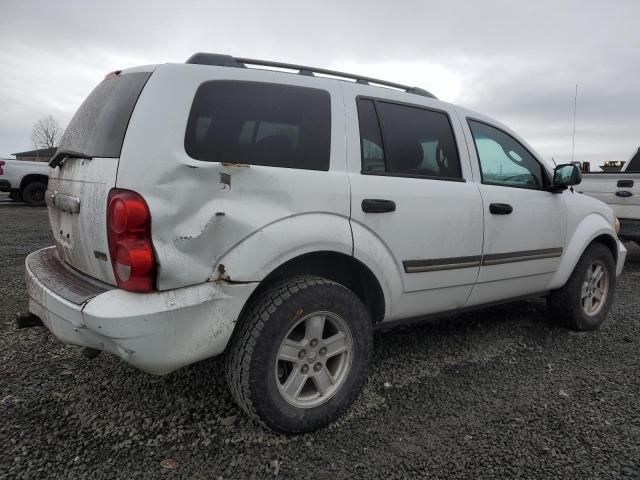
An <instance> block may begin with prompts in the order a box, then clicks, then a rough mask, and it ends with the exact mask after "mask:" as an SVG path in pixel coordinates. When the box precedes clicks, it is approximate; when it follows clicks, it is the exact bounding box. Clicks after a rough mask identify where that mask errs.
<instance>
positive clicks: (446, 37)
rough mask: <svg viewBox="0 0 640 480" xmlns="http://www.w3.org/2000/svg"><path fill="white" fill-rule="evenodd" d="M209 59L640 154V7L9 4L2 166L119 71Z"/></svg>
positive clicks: (545, 150) (564, 147)
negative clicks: (345, 76)
mask: <svg viewBox="0 0 640 480" xmlns="http://www.w3.org/2000/svg"><path fill="white" fill-rule="evenodd" d="M197 51H207V52H217V53H229V54H232V55H237V56H244V57H252V58H262V59H270V60H278V61H283V62H291V63H300V64H308V65H313V66H319V67H325V68H335V69H339V70H345V71H352V72H354V73H361V74H364V75H369V76H375V77H380V78H383V79H387V80H392V81H396V82H400V83H407V84H411V85H416V86H420V87H423V88H426V89H428V90H430V91H431V92H433V93H434V94H435V95H436V96H438V97H439V98H441V99H443V100H446V101H450V102H454V103H457V104H460V105H463V106H465V107H468V108H472V109H474V110H478V111H480V112H482V113H485V114H487V115H490V116H492V117H494V118H496V119H498V120H500V121H502V122H503V123H506V124H507V125H509V126H510V127H511V128H513V129H514V130H516V131H517V132H518V133H520V134H521V135H522V136H523V137H524V138H525V139H527V141H528V142H529V143H530V144H531V145H532V146H533V147H534V148H535V149H536V150H537V151H538V152H539V153H541V154H542V155H543V156H544V157H546V158H551V157H553V158H555V160H556V161H557V162H563V161H568V160H570V158H571V135H572V131H573V101H574V93H575V85H576V83H577V84H578V102H577V105H578V107H577V122H576V125H577V126H576V138H575V158H576V160H588V161H592V162H595V163H601V162H602V161H604V160H627V159H628V158H629V157H630V156H631V154H632V153H633V152H634V151H635V150H636V149H637V148H638V146H640V81H639V79H640V1H639V0H602V1H590V0H589V1H588V0H575V1H573V0H555V1H546V0H538V1H526V2H525V1H514V0H504V1H503V0H483V1H469V2H467V1H452V0H446V1H438V2H436V1H413V2H402V1H398V0H396V1H379V2H376V1H372V0H369V1H351V2H349V1H347V0H342V1H335V2H334V1H327V0H323V1H306V0H294V1H277V0H272V1H269V2H266V1H242V0H239V1H238V0H236V1H224V2H216V1H201V2H196V1H182V2H177V1H176V2H164V1H153V2H145V1H139V0H138V1H133V0H131V1H129V2H120V1H115V0H110V1H105V2H97V1H95V2H87V1H66V0H56V1H51V0H49V1H41V2H40V1H30V0H16V1H11V0H0V157H8V156H9V154H11V153H13V152H18V151H21V150H27V149H30V148H32V145H31V141H30V136H31V128H32V125H33V123H34V122H35V121H36V120H38V119H39V118H41V117H43V116H46V115H48V114H51V115H53V116H54V117H55V118H56V119H58V121H59V122H60V123H61V124H62V125H63V126H66V124H67V122H68V121H69V120H70V118H71V116H72V115H73V113H74V111H75V110H76V109H77V108H78V106H79V105H80V103H81V102H82V101H83V99H84V98H85V97H86V96H87V95H88V94H89V92H90V91H91V90H92V89H93V87H94V86H95V85H96V84H97V83H99V82H100V80H102V78H103V77H104V75H105V74H106V73H108V72H109V71H112V70H115V69H120V68H126V67H130V66H135V65H141V64H148V63H165V62H184V61H185V60H186V59H187V58H188V57H189V56H190V55H191V54H192V53H194V52H197Z"/></svg>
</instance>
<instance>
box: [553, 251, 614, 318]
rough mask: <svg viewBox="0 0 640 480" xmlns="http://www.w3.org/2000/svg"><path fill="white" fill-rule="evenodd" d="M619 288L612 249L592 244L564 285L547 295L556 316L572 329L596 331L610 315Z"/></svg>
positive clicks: (554, 316)
mask: <svg viewBox="0 0 640 480" xmlns="http://www.w3.org/2000/svg"><path fill="white" fill-rule="evenodd" d="M615 288H616V266H615V261H614V259H613V254H612V253H611V251H610V250H609V249H608V248H607V247H606V246H605V245H602V244H601V243H593V244H591V245H590V246H589V247H588V248H587V250H585V252H584V253H583V254H582V257H580V260H579V261H578V264H577V265H576V267H575V269H574V270H573V273H572V274H571V276H570V277H569V280H568V281H567V283H566V284H565V285H564V287H562V288H560V289H558V290H555V291H553V292H551V294H550V295H549V296H548V297H547V304H548V306H549V310H550V312H551V314H552V315H553V319H554V320H555V321H557V322H558V323H560V324H562V325H564V326H566V327H568V328H571V329H572V330H579V331H587V330H595V329H596V328H598V327H599V326H600V325H601V324H602V322H604V320H605V319H606V318H607V314H608V313H609V309H610V308H611V305H612V303H613V298H614V293H615Z"/></svg>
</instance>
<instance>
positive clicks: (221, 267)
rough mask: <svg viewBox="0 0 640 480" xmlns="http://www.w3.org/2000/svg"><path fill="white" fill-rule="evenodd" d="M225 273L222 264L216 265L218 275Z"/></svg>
mask: <svg viewBox="0 0 640 480" xmlns="http://www.w3.org/2000/svg"><path fill="white" fill-rule="evenodd" d="M225 271H226V268H225V266H224V265H223V264H222V263H221V264H220V265H218V273H220V275H224V272H225Z"/></svg>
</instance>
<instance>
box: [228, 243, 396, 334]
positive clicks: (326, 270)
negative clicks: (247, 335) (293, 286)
mask: <svg viewBox="0 0 640 480" xmlns="http://www.w3.org/2000/svg"><path fill="white" fill-rule="evenodd" d="M300 275H313V276H319V277H323V278H326V279H328V280H332V281H334V282H336V283H339V284H341V285H344V286H345V287H347V288H348V289H349V290H351V291H352V292H353V293H354V294H355V295H356V296H357V297H358V298H359V299H360V301H362V303H363V304H364V306H365V308H366V309H367V311H368V312H369V315H370V316H371V321H372V322H373V323H374V324H375V323H379V322H381V321H382V319H383V318H384V313H385V299H384V293H383V290H382V287H381V285H380V282H379V281H378V279H377V278H376V276H375V275H374V273H373V272H372V271H371V270H370V269H369V268H368V267H367V266H366V265H365V264H363V263H362V262H360V261H359V260H357V259H356V258H354V257H352V256H349V255H345V254H343V253H338V252H332V251H318V252H310V253H305V254H302V255H300V256H297V257H294V258H292V259H290V260H288V261H286V262H285V263H283V264H282V265H280V266H278V267H277V268H276V269H275V270H273V271H272V272H271V273H269V274H268V275H267V276H266V277H265V278H264V279H263V280H262V281H261V282H260V285H259V286H258V288H256V289H255V290H254V291H253V293H252V294H251V296H250V297H249V299H248V300H247V301H246V302H245V306H244V307H243V309H242V310H243V312H244V310H245V309H246V308H247V307H248V306H249V305H250V304H251V303H252V301H253V300H254V299H255V298H256V297H258V296H259V295H260V293H261V292H262V291H263V290H264V289H265V288H269V286H270V285H272V284H273V283H275V282H277V281H279V280H282V279H284V278H287V277H293V276H300ZM243 312H242V313H243ZM242 313H241V314H240V316H239V318H242Z"/></svg>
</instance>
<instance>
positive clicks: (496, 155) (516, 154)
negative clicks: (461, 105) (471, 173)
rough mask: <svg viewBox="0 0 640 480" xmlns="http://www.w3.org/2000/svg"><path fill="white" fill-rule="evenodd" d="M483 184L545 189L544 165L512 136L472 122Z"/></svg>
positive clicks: (483, 124)
mask: <svg viewBox="0 0 640 480" xmlns="http://www.w3.org/2000/svg"><path fill="white" fill-rule="evenodd" d="M469 128H470V129H471V133H472V135H473V141H474V142H475V145H476V151H477V153H478V159H479V160H480V171H481V173H482V182H483V183H487V184H492V185H504V186H508V187H521V188H543V187H544V186H545V178H546V177H545V174H544V172H543V169H542V165H540V163H539V162H538V161H537V160H536V159H535V158H534V157H533V155H531V153H529V151H528V150H527V149H526V148H524V147H523V146H522V144H520V142H518V141H517V140H516V139H514V138H513V137H512V136H511V135H508V134H506V133H504V132H503V131H502V130H498V129H497V128H495V127H492V126H489V125H487V124H486V123H482V122H477V121H474V120H469Z"/></svg>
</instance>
